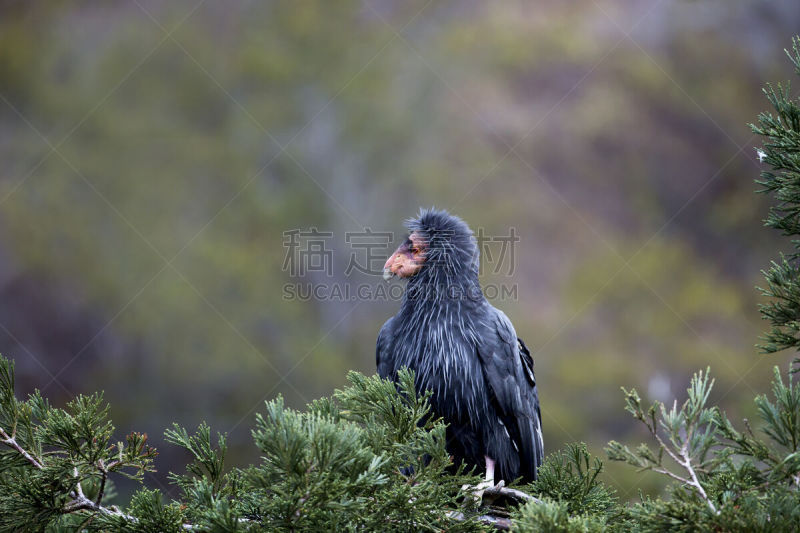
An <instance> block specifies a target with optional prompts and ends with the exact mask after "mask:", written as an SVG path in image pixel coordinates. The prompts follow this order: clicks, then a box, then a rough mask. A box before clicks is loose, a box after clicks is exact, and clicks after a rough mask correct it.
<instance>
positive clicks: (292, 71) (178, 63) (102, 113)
mask: <svg viewBox="0 0 800 533" xmlns="http://www.w3.org/2000/svg"><path fill="white" fill-rule="evenodd" d="M798 28H800V4H798V3H797V2H796V0H769V1H768V0H762V1H746V0H708V1H702V0H698V1H678V0H662V1H656V0H648V1H633V0H618V1H611V0H589V1H583V0H581V1H575V2H561V1H555V0H550V1H538V2H476V1H462V2H444V1H431V2H428V1H416V0H415V1H396V0H369V1H364V2H355V1H350V2H348V1H341V2H326V1H318V2H310V1H308V2H307V1H296V2H291V1H279V2H266V1H265V2H244V1H242V2H210V1H206V2H203V1H199V0H193V1H187V2H183V1H176V2H169V3H166V2H154V1H144V0H136V1H129V2H100V1H83V2H66V1H50V2H36V3H33V2H27V1H23V0H18V1H4V2H0V157H1V158H2V166H1V167H0V352H2V353H3V354H4V355H6V356H9V357H11V358H13V359H14V360H15V361H16V364H17V372H18V383H19V391H20V393H22V394H25V393H27V392H30V391H32V390H33V389H34V388H40V389H42V390H43V391H44V394H45V395H46V396H48V397H49V398H50V399H51V400H52V401H53V402H54V403H55V404H57V405H62V404H63V403H65V402H66V401H67V400H68V399H69V398H71V397H72V396H73V395H75V394H78V393H88V392H92V391H95V390H100V389H102V390H105V392H106V398H107V399H108V400H109V401H110V402H111V404H112V417H113V419H114V421H115V423H116V425H117V427H118V430H119V432H120V433H121V434H123V433H127V432H130V431H133V430H140V431H146V432H148V433H149V434H150V436H151V441H153V442H155V443H156V444H157V445H158V444H159V443H162V440H161V435H162V432H163V429H164V428H165V427H167V426H168V425H169V424H170V423H171V422H172V421H177V422H179V423H181V424H184V425H187V426H190V427H195V426H196V425H197V424H198V423H199V422H200V421H201V420H207V421H208V422H209V423H210V424H211V425H212V427H214V428H215V429H216V430H218V431H222V432H228V433H229V435H230V438H231V442H232V450H231V453H230V457H231V460H232V462H233V464H246V463H249V462H252V461H255V460H257V457H256V450H255V447H254V446H252V445H251V444H250V435H249V426H250V424H251V422H252V421H253V416H254V412H255V411H256V410H257V409H259V408H260V407H261V406H262V405H263V404H262V402H263V401H264V400H266V399H269V398H272V397H274V396H275V395H277V394H279V393H280V394H283V395H284V396H285V397H286V399H287V403H288V404H289V405H292V406H296V407H302V406H304V405H305V403H306V402H308V401H310V400H312V399H314V398H316V397H319V396H322V395H327V394H329V393H330V392H331V391H332V390H333V389H334V388H335V387H337V386H341V385H342V384H343V383H344V380H345V375H346V372H347V370H349V369H356V370H360V371H362V372H365V373H373V372H374V370H375V368H374V341H375V337H376V335H377V332H378V329H379V328H380V326H381V324H382V323H383V322H384V320H386V318H387V317H389V316H391V315H392V314H394V313H395V312H396V310H397V307H398V305H399V304H398V302H397V301H392V300H391V299H389V300H387V299H385V298H384V299H382V298H373V297H364V298H356V299H317V298H311V299H302V300H301V299H297V298H295V299H291V298H289V299H287V298H285V292H284V291H285V289H284V287H285V286H286V284H297V283H313V284H338V286H340V287H343V286H348V285H349V286H353V287H355V286H357V285H361V284H363V285H366V286H367V287H372V288H375V287H378V286H380V285H381V284H383V283H384V282H383V281H382V280H381V278H380V276H378V275H368V274H360V273H358V272H351V273H349V274H345V271H346V270H347V268H346V267H347V265H348V262H349V260H350V258H351V257H352V256H353V253H354V248H353V246H352V243H349V242H347V239H346V235H347V232H359V231H363V230H364V228H371V229H372V230H373V231H385V232H395V233H396V238H395V242H393V243H392V244H391V245H390V246H391V247H394V245H396V244H397V242H396V239H397V238H399V237H400V236H401V233H402V221H403V220H404V219H405V218H407V217H409V216H412V215H413V214H415V213H416V211H417V210H418V208H419V207H420V206H431V205H436V206H438V207H444V208H447V209H450V210H451V211H452V212H454V213H456V214H458V215H460V216H462V217H463V218H464V219H466V220H467V221H468V222H469V223H470V224H471V226H472V227H473V229H475V230H477V229H478V228H481V229H482V231H484V232H485V234H486V235H495V236H504V235H508V234H509V232H510V229H511V228H513V229H514V231H515V232H516V234H517V235H518V236H519V238H520V240H519V242H517V243H516V244H515V246H514V257H513V261H512V264H511V267H512V268H506V266H508V265H506V266H503V267H502V268H485V269H484V272H483V275H482V282H483V283H484V284H485V285H495V286H504V287H512V288H513V289H514V290H515V291H516V296H515V297H511V298H505V299H502V300H497V301H494V303H495V305H497V306H498V307H500V308H502V309H503V310H505V311H506V313H507V314H508V315H509V316H510V317H511V319H512V320H513V322H514V324H515V326H516V329H517V331H518V333H519V335H520V336H521V337H522V338H523V339H524V340H525V341H526V342H527V343H528V345H529V346H530V348H531V349H532V351H533V352H534V357H535V360H536V372H537V377H538V381H539V386H540V396H541V401H542V411H543V418H544V429H545V446H546V448H547V451H548V452H551V451H554V450H555V449H557V448H559V447H560V446H561V445H562V443H563V442H565V441H575V440H583V441H586V442H588V443H589V444H590V447H591V448H592V450H593V451H594V452H596V453H601V454H602V451H601V450H602V447H603V445H604V444H605V443H606V442H607V441H608V440H609V439H612V438H613V439H617V440H621V441H630V440H633V439H638V438H640V437H642V435H641V434H640V433H639V429H638V428H637V427H635V424H634V423H633V421H632V420H631V419H630V418H629V416H628V415H627V414H626V413H624V412H623V409H622V406H623V401H622V395H621V393H620V391H619V387H620V386H621V385H625V386H626V387H631V386H635V387H637V388H638V389H639V390H640V391H641V392H642V394H643V396H644V397H646V398H650V399H660V400H665V401H671V399H672V398H673V397H675V396H678V397H679V398H681V399H682V398H683V395H684V394H685V391H684V389H685V387H686V385H687V384H688V380H689V377H690V375H691V373H692V372H693V371H695V370H697V369H699V368H704V367H705V366H707V365H710V366H711V368H712V372H713V374H714V375H715V376H716V377H717V385H716V388H715V389H714V392H713V396H712V401H714V402H718V403H719V404H721V405H722V406H723V407H724V408H725V409H726V410H727V411H728V413H729V414H730V415H731V416H733V417H743V416H752V415H753V411H754V410H753V406H752V399H753V397H754V395H755V393H757V392H765V391H766V386H767V383H768V380H769V377H770V372H771V367H772V365H774V364H779V365H781V366H785V365H786V364H787V362H788V361H789V359H790V358H791V356H792V354H781V355H778V356H770V357H764V356H760V355H758V354H757V350H756V349H755V348H754V344H755V343H756V342H757V337H758V334H759V332H760V331H761V330H762V329H763V328H764V324H763V323H761V321H760V320H759V317H758V313H757V310H756V304H757V302H758V300H759V297H758V295H757V293H756V291H755V290H754V288H753V287H754V286H755V285H756V284H758V283H759V281H760V274H759V270H760V269H761V268H764V267H766V266H767V264H768V261H769V260H770V259H772V258H774V257H776V256H777V250H779V249H781V248H785V247H786V244H787V243H786V242H783V241H782V240H781V238H780V237H779V236H777V235H773V234H772V233H770V232H769V231H767V230H766V229H764V228H762V226H761V219H762V218H763V217H764V216H765V212H766V206H767V199H765V198H761V197H757V196H756V195H754V194H753V191H754V190H755V188H756V187H755V185H754V183H753V179H754V178H755V177H756V176H757V175H758V172H759V168H760V165H759V163H758V160H757V157H756V153H755V150H754V147H756V146H759V143H760V141H759V139H756V138H754V137H752V135H751V133H750V131H749V128H748V127H747V124H748V123H749V122H753V121H755V118H756V115H757V113H758V112H759V111H761V110H764V109H766V108H767V102H766V100H765V99H764V98H763V95H762V93H761V87H762V86H763V83H764V82H765V81H782V80H788V79H790V78H792V77H793V73H792V71H791V68H790V64H789V62H788V61H787V60H786V58H785V56H784V54H783V48H785V47H787V46H788V45H789V43H790V38H791V36H792V35H793V34H795V33H797V32H798ZM309 228H318V229H319V231H323V232H330V238H328V239H327V240H326V244H327V248H328V249H329V250H330V252H331V254H332V264H331V275H330V276H328V275H327V273H325V272H319V271H313V272H307V273H306V275H305V276H298V275H296V274H297V273H292V272H289V271H288V270H287V269H286V268H285V267H286V261H287V253H288V252H289V250H288V249H287V246H286V236H285V235H284V232H287V231H292V230H298V229H299V230H303V231H306V230H308V229H309ZM386 255H388V253H383V255H382V257H384V258H385V257H386ZM498 255H499V254H498V253H497V250H495V255H494V257H495V259H496V258H497V257H498ZM508 259H509V258H508V256H507V257H506V260H508ZM379 263H380V265H382V259H381V260H380V261H379ZM159 448H160V451H161V455H160V457H159V460H158V462H157V465H158V468H159V473H158V474H156V475H155V476H151V477H150V478H149V481H150V482H151V483H154V484H157V485H160V484H164V483H165V481H164V480H165V474H166V472H167V471H169V470H170V469H173V470H175V469H179V468H180V467H181V465H182V464H184V462H185V460H186V458H185V457H183V456H182V455H180V454H179V453H177V452H175V451H174V450H171V449H170V448H169V447H167V446H165V445H161V446H159ZM607 480H608V481H609V482H610V483H612V484H614V485H615V486H617V487H618V488H619V489H620V494H621V496H623V497H624V498H632V497H635V496H636V495H637V493H636V490H635V488H634V487H637V486H639V487H643V488H644V490H645V491H646V492H648V491H655V490H657V489H658V483H659V482H660V481H659V480H657V479H654V478H653V477H651V476H647V475H640V474H637V473H636V472H634V471H632V469H630V468H628V467H621V468H620V467H617V466H616V465H609V468H608V472H607ZM123 489H124V488H123Z"/></svg>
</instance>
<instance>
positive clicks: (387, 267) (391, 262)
mask: <svg viewBox="0 0 800 533" xmlns="http://www.w3.org/2000/svg"><path fill="white" fill-rule="evenodd" d="M396 260H397V252H395V253H393V254H392V255H390V256H389V259H387V260H386V263H385V264H384V265H383V279H385V280H386V281H389V280H390V279H392V276H394V275H395V269H396V265H395V262H396Z"/></svg>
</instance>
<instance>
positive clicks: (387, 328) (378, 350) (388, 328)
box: [375, 317, 396, 378]
mask: <svg viewBox="0 0 800 533" xmlns="http://www.w3.org/2000/svg"><path fill="white" fill-rule="evenodd" d="M393 321H394V317H392V318H390V319H389V320H387V321H386V323H385V324H384V325H383V327H382V328H381V331H380V332H379V333H378V341H377V342H376V343H375V365H376V366H377V367H378V375H379V376H380V377H382V378H387V377H392V378H393V377H394V376H393V375H392V374H393V373H394V371H395V370H396V369H395V364H394V361H392V355H391V354H390V353H389V347H390V346H391V345H392V337H393V335H394V332H393V327H392V322H393Z"/></svg>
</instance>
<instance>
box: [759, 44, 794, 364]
mask: <svg viewBox="0 0 800 533" xmlns="http://www.w3.org/2000/svg"><path fill="white" fill-rule="evenodd" d="M786 53H787V55H788V56H789V59H790V60H791V62H792V63H793V64H794V67H795V72H796V74H797V75H799V76H800V39H798V38H795V39H793V40H792V50H791V52H790V51H788V50H787V52H786ZM764 94H766V96H767V99H768V100H769V102H770V104H772V107H773V110H774V113H772V112H765V113H761V114H760V115H759V117H758V124H757V125H751V128H752V130H753V132H755V133H757V134H758V135H761V136H762V137H763V140H764V147H763V150H759V152H758V154H759V159H760V160H762V162H763V163H765V164H767V165H769V166H770V167H771V170H765V171H763V172H762V173H761V179H760V180H757V183H758V184H759V185H761V186H762V187H763V188H762V189H761V190H760V191H759V192H761V193H764V194H769V195H771V196H772V197H773V199H774V201H775V204H774V205H773V206H772V207H770V209H769V214H768V215H767V218H766V220H765V221H764V223H765V225H767V226H769V227H771V228H775V229H777V230H780V231H781V233H782V234H783V235H786V236H788V237H792V238H793V239H792V251H791V252H790V253H789V254H787V255H785V256H784V255H781V258H780V259H779V260H778V261H773V262H772V265H771V266H770V268H769V270H767V271H765V272H763V274H764V277H765V279H766V281H767V286H766V288H763V289H761V292H762V293H763V294H764V295H765V296H767V297H769V298H771V301H770V302H769V303H767V304H764V305H761V306H760V307H761V315H762V317H763V318H764V319H765V320H768V321H769V322H770V323H771V324H772V326H771V329H770V331H768V332H767V333H766V334H764V336H763V344H762V345H761V346H760V348H761V349H762V350H763V351H764V352H766V353H773V352H777V351H780V350H784V349H786V348H797V347H799V346H800V336H799V335H798V333H800V266H798V259H800V239H798V238H797V236H798V235H800V106H798V100H797V99H796V98H793V97H792V93H791V84H789V83H787V84H786V86H785V87H784V86H783V85H781V84H778V86H777V87H774V86H772V85H770V84H767V87H766V88H765V89H764Z"/></svg>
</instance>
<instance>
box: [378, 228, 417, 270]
mask: <svg viewBox="0 0 800 533" xmlns="http://www.w3.org/2000/svg"><path fill="white" fill-rule="evenodd" d="M426 248H427V244H426V242H425V240H424V239H423V238H422V237H421V236H419V235H418V234H417V233H416V232H414V233H412V234H411V235H409V236H408V240H406V242H404V243H403V244H401V245H400V247H399V248H398V249H397V250H395V252H394V253H393V254H392V255H391V256H390V257H389V259H388V260H387V261H386V264H385V265H383V277H384V278H386V279H389V278H390V277H391V276H392V275H395V276H397V277H399V278H409V277H411V276H413V275H414V274H416V273H417V272H419V269H420V268H422V265H423V264H424V263H425V250H426Z"/></svg>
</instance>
